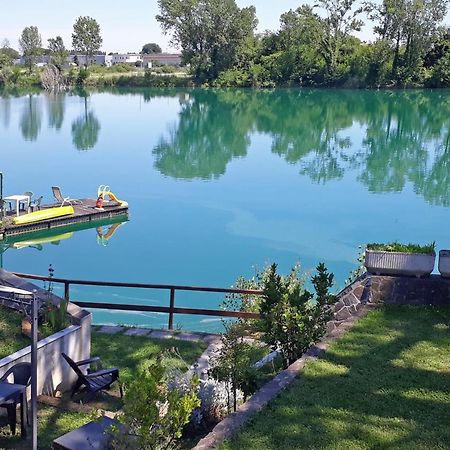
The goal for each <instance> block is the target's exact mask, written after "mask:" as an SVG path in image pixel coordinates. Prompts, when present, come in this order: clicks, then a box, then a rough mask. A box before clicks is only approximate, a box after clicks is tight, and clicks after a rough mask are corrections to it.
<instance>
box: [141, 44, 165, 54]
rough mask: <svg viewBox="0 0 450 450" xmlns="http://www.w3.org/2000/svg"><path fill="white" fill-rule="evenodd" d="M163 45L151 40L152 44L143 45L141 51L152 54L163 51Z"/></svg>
mask: <svg viewBox="0 0 450 450" xmlns="http://www.w3.org/2000/svg"><path fill="white" fill-rule="evenodd" d="M161 52H162V50H161V47H160V46H159V45H158V44H155V43H154V42H151V43H150V44H145V45H144V46H143V47H142V50H141V53H142V54H144V55H150V54H152V53H161Z"/></svg>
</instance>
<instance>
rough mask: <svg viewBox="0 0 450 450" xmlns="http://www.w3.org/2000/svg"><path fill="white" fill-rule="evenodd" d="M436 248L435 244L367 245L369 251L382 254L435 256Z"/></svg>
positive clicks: (397, 243)
mask: <svg viewBox="0 0 450 450" xmlns="http://www.w3.org/2000/svg"><path fill="white" fill-rule="evenodd" d="M435 248H436V243H435V242H431V243H430V244H427V245H418V244H411V243H409V244H400V243H399V242H391V243H387V244H378V243H372V244H367V250H378V251H382V252H403V253H425V254H427V255H433V254H434V253H435Z"/></svg>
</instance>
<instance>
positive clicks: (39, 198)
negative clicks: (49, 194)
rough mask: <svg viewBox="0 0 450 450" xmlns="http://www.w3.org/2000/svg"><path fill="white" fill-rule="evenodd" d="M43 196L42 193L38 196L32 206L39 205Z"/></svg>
mask: <svg viewBox="0 0 450 450" xmlns="http://www.w3.org/2000/svg"><path fill="white" fill-rule="evenodd" d="M43 198H44V196H43V195H41V196H40V197H38V198H37V199H36V200H35V201H34V206H41V202H42V199H43Z"/></svg>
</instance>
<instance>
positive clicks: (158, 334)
mask: <svg viewBox="0 0 450 450" xmlns="http://www.w3.org/2000/svg"><path fill="white" fill-rule="evenodd" d="M149 336H150V337H151V338H154V339H172V338H173V333H171V332H170V331H164V330H154V331H152V332H151V333H150V334H149Z"/></svg>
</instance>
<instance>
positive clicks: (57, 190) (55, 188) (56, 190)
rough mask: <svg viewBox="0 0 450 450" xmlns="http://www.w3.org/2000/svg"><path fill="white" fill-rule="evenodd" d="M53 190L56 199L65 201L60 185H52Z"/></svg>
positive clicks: (61, 201)
mask: <svg viewBox="0 0 450 450" xmlns="http://www.w3.org/2000/svg"><path fill="white" fill-rule="evenodd" d="M52 192H53V197H55V199H56V200H57V201H58V202H60V203H63V202H64V197H63V196H62V194H61V189H60V188H59V187H58V186H52Z"/></svg>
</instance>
